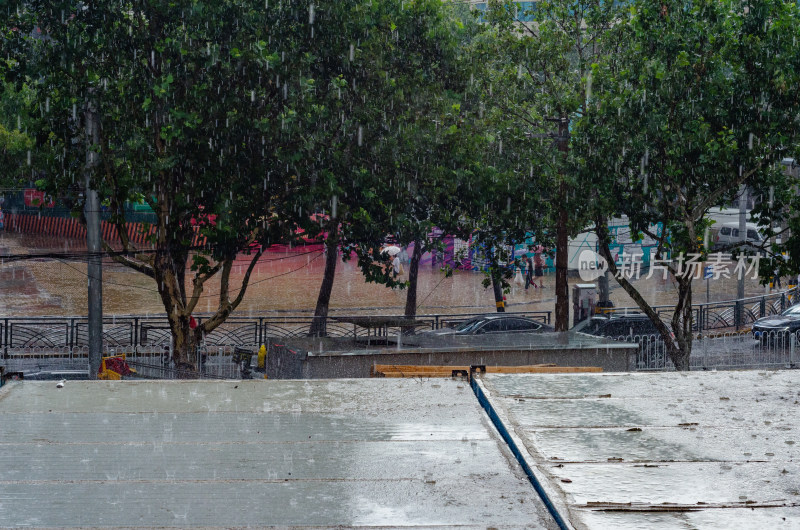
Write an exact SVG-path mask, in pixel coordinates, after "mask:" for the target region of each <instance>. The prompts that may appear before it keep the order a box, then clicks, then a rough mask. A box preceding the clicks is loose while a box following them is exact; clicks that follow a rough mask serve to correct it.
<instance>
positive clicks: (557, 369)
mask: <svg viewBox="0 0 800 530" xmlns="http://www.w3.org/2000/svg"><path fill="white" fill-rule="evenodd" d="M602 371H603V368H602V367H600V366H487V367H486V373H489V374H569V373H596V372H602Z"/></svg>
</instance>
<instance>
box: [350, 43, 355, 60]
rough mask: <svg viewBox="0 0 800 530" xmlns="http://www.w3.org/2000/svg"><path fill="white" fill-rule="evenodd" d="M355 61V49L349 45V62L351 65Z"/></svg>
mask: <svg viewBox="0 0 800 530" xmlns="http://www.w3.org/2000/svg"><path fill="white" fill-rule="evenodd" d="M355 60H356V47H355V46H354V45H352V44H351V45H350V62H351V63H352V62H353V61H355Z"/></svg>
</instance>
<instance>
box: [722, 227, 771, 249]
mask: <svg viewBox="0 0 800 530" xmlns="http://www.w3.org/2000/svg"><path fill="white" fill-rule="evenodd" d="M746 226H747V238H746V239H745V241H746V242H747V243H752V244H753V246H758V247H760V246H761V245H762V244H763V243H764V237H763V236H762V235H761V232H759V231H758V225H756V224H755V223H747V224H746ZM714 228H716V225H715V226H714ZM739 242H741V237H740V235H739V223H738V222H733V223H722V224H721V225H719V228H718V229H717V232H716V235H715V238H714V248H715V249H721V250H723V249H728V248H731V247H732V246H733V245H735V244H736V243H739ZM753 246H749V245H747V246H746V247H745V248H749V249H753Z"/></svg>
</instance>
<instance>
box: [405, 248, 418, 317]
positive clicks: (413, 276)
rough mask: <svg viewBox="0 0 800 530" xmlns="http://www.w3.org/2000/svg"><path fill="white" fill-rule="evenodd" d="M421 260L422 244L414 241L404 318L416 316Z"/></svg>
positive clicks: (409, 266) (409, 265)
mask: <svg viewBox="0 0 800 530" xmlns="http://www.w3.org/2000/svg"><path fill="white" fill-rule="evenodd" d="M421 259H422V243H421V242H420V241H414V252H413V253H412V254H411V262H410V263H409V264H408V293H406V310H405V313H404V314H405V316H407V317H415V316H417V278H418V276H419V262H420V260H421Z"/></svg>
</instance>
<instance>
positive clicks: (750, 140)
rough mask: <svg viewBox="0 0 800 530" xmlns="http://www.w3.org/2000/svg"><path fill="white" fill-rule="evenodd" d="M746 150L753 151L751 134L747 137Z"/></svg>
mask: <svg viewBox="0 0 800 530" xmlns="http://www.w3.org/2000/svg"><path fill="white" fill-rule="evenodd" d="M747 148H748V149H751V150H752V149H753V133H750V134H749V135H748V136H747Z"/></svg>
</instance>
